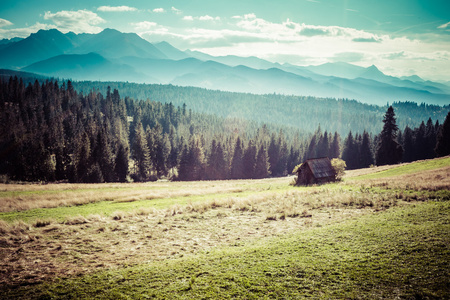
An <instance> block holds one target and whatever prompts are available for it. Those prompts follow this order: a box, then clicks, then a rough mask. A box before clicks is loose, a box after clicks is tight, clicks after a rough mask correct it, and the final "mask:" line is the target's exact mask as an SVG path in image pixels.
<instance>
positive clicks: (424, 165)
mask: <svg viewBox="0 0 450 300" xmlns="http://www.w3.org/2000/svg"><path fill="white" fill-rule="evenodd" d="M449 165H450V157H445V158H441V159H432V160H425V161H419V162H414V163H411V164H407V165H403V166H399V167H394V168H392V169H389V170H386V171H381V172H377V173H372V174H367V175H361V176H358V177H352V178H349V179H358V180H359V179H361V180H362V179H375V178H384V177H393V176H399V175H405V174H413V173H417V172H420V171H427V170H434V169H439V168H443V167H446V166H449Z"/></svg>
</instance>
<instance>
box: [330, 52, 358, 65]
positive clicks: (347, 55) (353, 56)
mask: <svg viewBox="0 0 450 300" xmlns="http://www.w3.org/2000/svg"><path fill="white" fill-rule="evenodd" d="M364 58H365V54H364V53H360V52H340V53H336V54H335V55H334V56H333V57H331V58H330V60H331V61H333V62H347V63H355V62H360V61H363V60H364Z"/></svg>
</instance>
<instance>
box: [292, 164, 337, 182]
mask: <svg viewBox="0 0 450 300" xmlns="http://www.w3.org/2000/svg"><path fill="white" fill-rule="evenodd" d="M297 174H298V177H297V185H310V184H317V183H325V182H330V181H335V180H336V171H335V170H334V168H333V166H332V165H331V161H330V159H329V158H328V157H322V158H312V159H308V160H307V161H305V162H304V163H303V164H302V165H301V167H300V168H299V169H298V171H297Z"/></svg>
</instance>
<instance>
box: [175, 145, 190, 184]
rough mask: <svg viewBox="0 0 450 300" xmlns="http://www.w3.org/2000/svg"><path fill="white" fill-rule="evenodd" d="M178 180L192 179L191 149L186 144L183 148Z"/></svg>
mask: <svg viewBox="0 0 450 300" xmlns="http://www.w3.org/2000/svg"><path fill="white" fill-rule="evenodd" d="M177 179H178V180H181V181H187V180H192V179H191V157H190V153H189V149H188V147H187V145H186V144H184V145H183V150H182V151H181V155H180V164H179V166H178V178H177Z"/></svg>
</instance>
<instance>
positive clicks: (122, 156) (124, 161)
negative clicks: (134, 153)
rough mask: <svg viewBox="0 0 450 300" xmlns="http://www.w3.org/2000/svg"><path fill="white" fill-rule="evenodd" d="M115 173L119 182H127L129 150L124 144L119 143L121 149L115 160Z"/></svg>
mask: <svg viewBox="0 0 450 300" xmlns="http://www.w3.org/2000/svg"><path fill="white" fill-rule="evenodd" d="M114 170H115V173H116V176H117V180H118V181H119V182H126V181H127V176H128V151H127V149H126V148H125V147H124V146H123V144H122V143H121V144H119V149H118V150H117V156H116V160H115V169H114Z"/></svg>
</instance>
